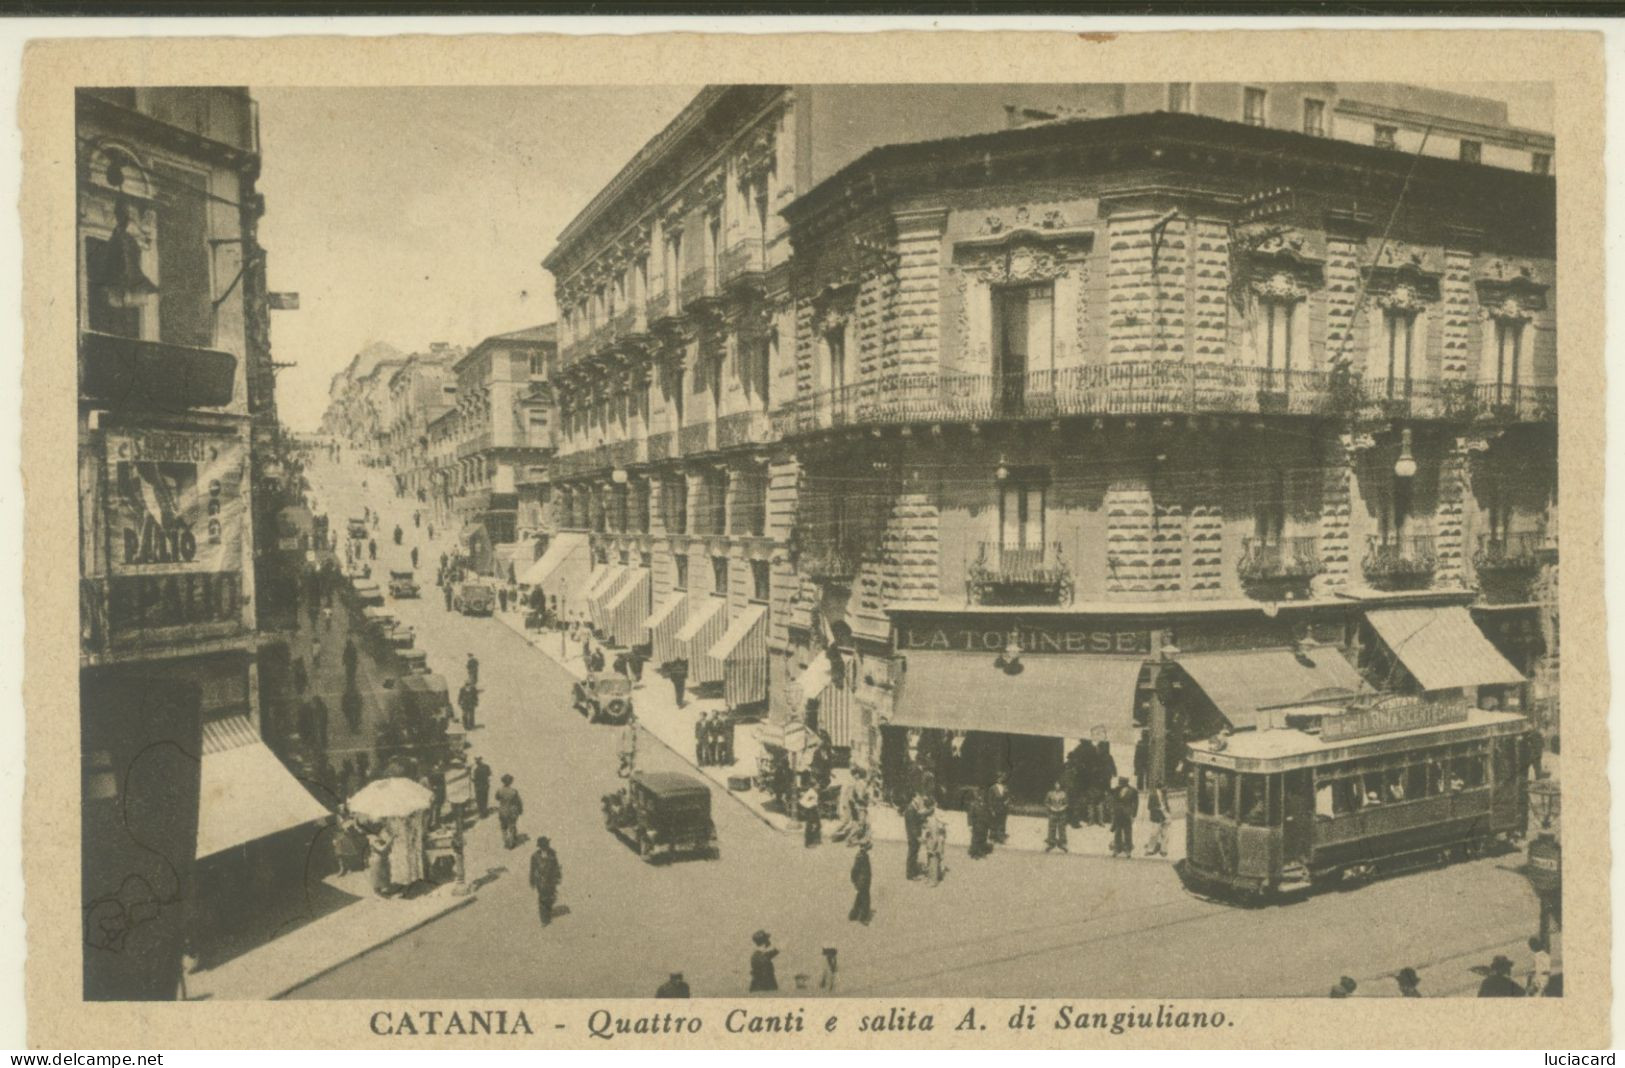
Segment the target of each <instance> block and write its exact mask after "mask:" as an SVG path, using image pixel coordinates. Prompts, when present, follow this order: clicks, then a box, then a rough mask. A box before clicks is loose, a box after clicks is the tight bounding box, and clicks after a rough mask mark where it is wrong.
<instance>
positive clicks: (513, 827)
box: [497, 775, 525, 849]
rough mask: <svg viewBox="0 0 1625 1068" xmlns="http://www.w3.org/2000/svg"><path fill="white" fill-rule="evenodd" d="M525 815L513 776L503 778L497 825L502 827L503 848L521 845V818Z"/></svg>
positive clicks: (498, 801)
mask: <svg viewBox="0 0 1625 1068" xmlns="http://www.w3.org/2000/svg"><path fill="white" fill-rule="evenodd" d="M524 813H525V802H524V799H523V798H521V797H520V796H519V791H518V790H515V789H514V788H513V776H512V775H504V776H502V785H501V786H499V787H498V788H497V823H499V824H501V826H502V848H504V849H512V848H513V847H514V846H516V845H518V844H519V817H520V816H522V815H524Z"/></svg>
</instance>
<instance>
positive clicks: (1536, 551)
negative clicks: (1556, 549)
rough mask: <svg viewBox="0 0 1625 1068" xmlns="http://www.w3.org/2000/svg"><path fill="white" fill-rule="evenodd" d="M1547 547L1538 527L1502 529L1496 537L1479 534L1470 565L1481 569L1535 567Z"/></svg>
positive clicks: (1546, 554)
mask: <svg viewBox="0 0 1625 1068" xmlns="http://www.w3.org/2000/svg"><path fill="white" fill-rule="evenodd" d="M1550 551H1551V550H1550V548H1549V547H1548V546H1547V544H1546V535H1545V534H1543V533H1541V532H1540V531H1519V532H1514V533H1510V534H1507V533H1503V534H1501V535H1500V536H1498V537H1497V536H1492V535H1489V534H1480V535H1479V536H1478V549H1477V550H1476V551H1475V552H1474V553H1473V568H1474V570H1476V571H1481V572H1490V571H1501V572H1507V571H1537V570H1539V569H1540V566H1541V564H1542V562H1543V561H1544V559H1545V557H1547V556H1548V555H1549V554H1550Z"/></svg>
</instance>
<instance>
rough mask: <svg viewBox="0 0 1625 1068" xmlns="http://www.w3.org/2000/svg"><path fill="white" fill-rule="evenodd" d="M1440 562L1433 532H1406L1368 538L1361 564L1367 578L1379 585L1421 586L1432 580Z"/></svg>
mask: <svg viewBox="0 0 1625 1068" xmlns="http://www.w3.org/2000/svg"><path fill="white" fill-rule="evenodd" d="M1438 566H1439V558H1438V554H1437V553H1436V552H1435V551H1434V547H1433V536H1432V535H1431V534H1406V535H1400V536H1397V537H1388V538H1381V537H1377V536H1375V535H1373V536H1372V537H1370V538H1368V539H1367V540H1366V549H1365V559H1364V560H1363V561H1362V562H1361V568H1362V570H1364V572H1365V578H1366V581H1367V582H1369V583H1371V584H1372V585H1373V586H1376V587H1377V588H1379V589H1387V590H1407V589H1420V588H1422V587H1425V586H1427V585H1428V584H1429V583H1431V582H1432V581H1433V572H1434V571H1435V570H1436V569H1437V568H1438Z"/></svg>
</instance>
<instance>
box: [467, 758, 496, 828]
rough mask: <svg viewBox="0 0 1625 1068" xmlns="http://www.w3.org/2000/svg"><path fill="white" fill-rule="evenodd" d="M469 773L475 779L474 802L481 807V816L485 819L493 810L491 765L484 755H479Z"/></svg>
mask: <svg viewBox="0 0 1625 1068" xmlns="http://www.w3.org/2000/svg"><path fill="white" fill-rule="evenodd" d="M469 775H470V777H471V778H472V779H473V780H474V804H475V806H476V807H477V808H478V809H479V813H480V818H481V819H484V818H485V816H486V814H487V813H489V812H490V811H491V805H490V802H491V765H489V764H487V763H486V762H485V758H484V757H481V756H477V757H475V758H474V767H473V769H472V770H471V771H470V773H469Z"/></svg>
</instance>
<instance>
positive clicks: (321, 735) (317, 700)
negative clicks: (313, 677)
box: [310, 694, 327, 751]
mask: <svg viewBox="0 0 1625 1068" xmlns="http://www.w3.org/2000/svg"><path fill="white" fill-rule="evenodd" d="M310 722H311V727H312V729H313V730H314V732H315V741H316V744H317V745H318V746H320V747H321V748H322V750H323V751H326V749H327V702H326V701H324V700H322V695H321V694H313V695H312V696H311V698H310Z"/></svg>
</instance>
